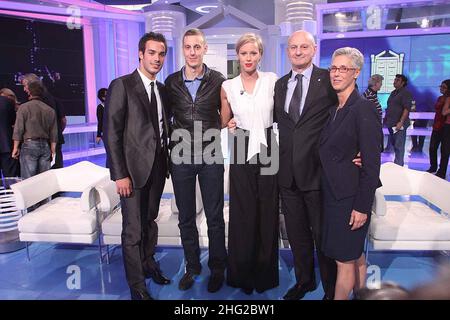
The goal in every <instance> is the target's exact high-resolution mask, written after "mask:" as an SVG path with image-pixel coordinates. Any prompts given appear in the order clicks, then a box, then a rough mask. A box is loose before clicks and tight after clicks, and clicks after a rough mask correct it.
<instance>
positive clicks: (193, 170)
mask: <svg viewBox="0 0 450 320" xmlns="http://www.w3.org/2000/svg"><path fill="white" fill-rule="evenodd" d="M206 50H207V44H206V40H205V36H204V34H203V32H201V31H200V30H198V29H191V30H188V31H187V32H186V33H185V34H184V36H183V53H184V57H185V60H186V63H185V66H184V67H183V68H182V69H181V70H180V71H178V72H175V73H174V74H172V75H170V76H169V77H168V78H167V79H166V88H167V93H168V96H169V104H170V107H171V112H172V116H173V120H172V121H173V123H172V129H173V133H172V136H171V137H172V138H171V139H172V141H171V145H172V150H171V174H172V182H173V188H174V192H175V199H176V203H177V207H178V209H179V216H178V217H179V224H178V226H179V228H180V235H181V242H182V244H183V249H184V256H185V260H186V272H185V274H184V275H183V277H182V278H181V280H180V282H179V289H180V290H187V289H189V288H191V287H192V285H193V284H194V282H195V280H194V279H195V276H197V275H199V274H200V271H201V264H200V247H199V239H198V231H197V226H196V202H195V185H196V177H197V176H198V180H199V183H200V190H201V194H202V200H203V207H204V210H205V215H206V219H207V224H208V238H209V262H208V266H209V268H210V270H211V277H210V278H209V282H208V291H209V292H216V291H218V290H219V289H220V288H221V287H222V285H223V281H224V271H225V265H226V249H225V222H224V218H223V201H224V199H223V173H224V167H223V162H222V160H223V159H222V153H221V150H220V147H219V148H216V149H215V150H212V151H211V152H209V153H208V151H207V150H209V148H206V147H207V146H208V145H209V144H211V142H212V141H214V142H215V145H219V146H220V114H219V111H220V88H221V85H222V82H223V81H224V80H225V78H224V77H223V76H222V74H220V73H219V72H217V71H214V70H211V69H209V68H208V67H207V66H206V65H205V64H204V63H203V56H204V54H205V53H206ZM211 129H212V130H211ZM206 131H208V132H211V131H213V132H215V134H213V135H214V138H212V139H208V138H205V139H203V136H204V134H205V133H206ZM180 138H181V141H180V142H178V141H179V140H180ZM214 142H213V143H214ZM207 153H208V154H207ZM214 158H215V159H218V160H219V161H214ZM210 160H212V161H210Z"/></svg>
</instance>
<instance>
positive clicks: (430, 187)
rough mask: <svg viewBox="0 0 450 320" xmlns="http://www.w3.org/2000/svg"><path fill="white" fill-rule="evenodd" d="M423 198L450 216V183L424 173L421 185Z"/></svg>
mask: <svg viewBox="0 0 450 320" xmlns="http://www.w3.org/2000/svg"><path fill="white" fill-rule="evenodd" d="M418 194H419V195H420V196H421V197H422V198H424V199H425V200H427V201H428V202H431V203H432V204H434V205H435V206H437V207H439V208H440V209H441V210H442V211H444V212H446V213H448V214H450V182H448V181H447V180H444V179H441V178H439V177H436V176H435V175H433V174H431V173H428V172H424V174H423V176H422V179H421V180H420V183H419V193H418Z"/></svg>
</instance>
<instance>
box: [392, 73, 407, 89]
mask: <svg viewBox="0 0 450 320" xmlns="http://www.w3.org/2000/svg"><path fill="white" fill-rule="evenodd" d="M395 77H396V78H400V79H402V81H403V83H404V85H403V86H404V87H406V86H407V85H408V78H407V77H406V76H404V75H403V74H396V75H395Z"/></svg>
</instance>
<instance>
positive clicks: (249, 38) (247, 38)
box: [236, 33, 264, 56]
mask: <svg viewBox="0 0 450 320" xmlns="http://www.w3.org/2000/svg"><path fill="white" fill-rule="evenodd" d="M249 42H254V43H256V46H257V47H258V50H259V54H260V55H261V56H262V54H263V52H264V48H263V43H262V40H261V37H260V36H258V35H257V34H255V33H246V34H243V35H242V36H241V37H240V38H239V40H238V41H237V42H236V53H237V54H239V50H240V49H241V47H242V46H243V45H245V44H247V43H249Z"/></svg>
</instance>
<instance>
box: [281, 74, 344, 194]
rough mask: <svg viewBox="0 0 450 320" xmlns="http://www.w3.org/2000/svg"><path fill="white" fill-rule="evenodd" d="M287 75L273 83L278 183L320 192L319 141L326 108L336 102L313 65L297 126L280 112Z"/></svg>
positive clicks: (327, 78)
mask: <svg viewBox="0 0 450 320" xmlns="http://www.w3.org/2000/svg"><path fill="white" fill-rule="evenodd" d="M290 76H291V73H288V74H287V75H285V76H284V77H282V78H280V79H279V80H278V81H277V82H276V84H275V98H274V99H275V106H274V121H275V122H277V123H278V130H279V145H280V169H279V171H278V182H279V184H280V186H283V187H286V188H289V187H291V185H292V181H293V179H295V183H296V185H297V187H298V188H299V189H300V190H301V191H312V190H320V160H319V138H320V134H321V132H322V128H323V126H324V124H325V122H326V121H327V119H328V115H329V109H330V106H331V105H334V104H335V103H336V101H337V97H336V93H335V92H334V90H333V88H332V87H331V84H330V76H329V73H328V71H327V70H325V69H320V68H317V67H316V66H313V71H312V74H311V80H310V83H309V88H308V92H307V95H306V100H305V105H304V107H303V112H302V114H301V116H300V119H299V120H298V122H297V123H294V122H293V121H292V120H291V118H290V117H289V114H288V113H286V112H285V111H284V104H285V101H286V92H287V84H288V80H289V78H290Z"/></svg>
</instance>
